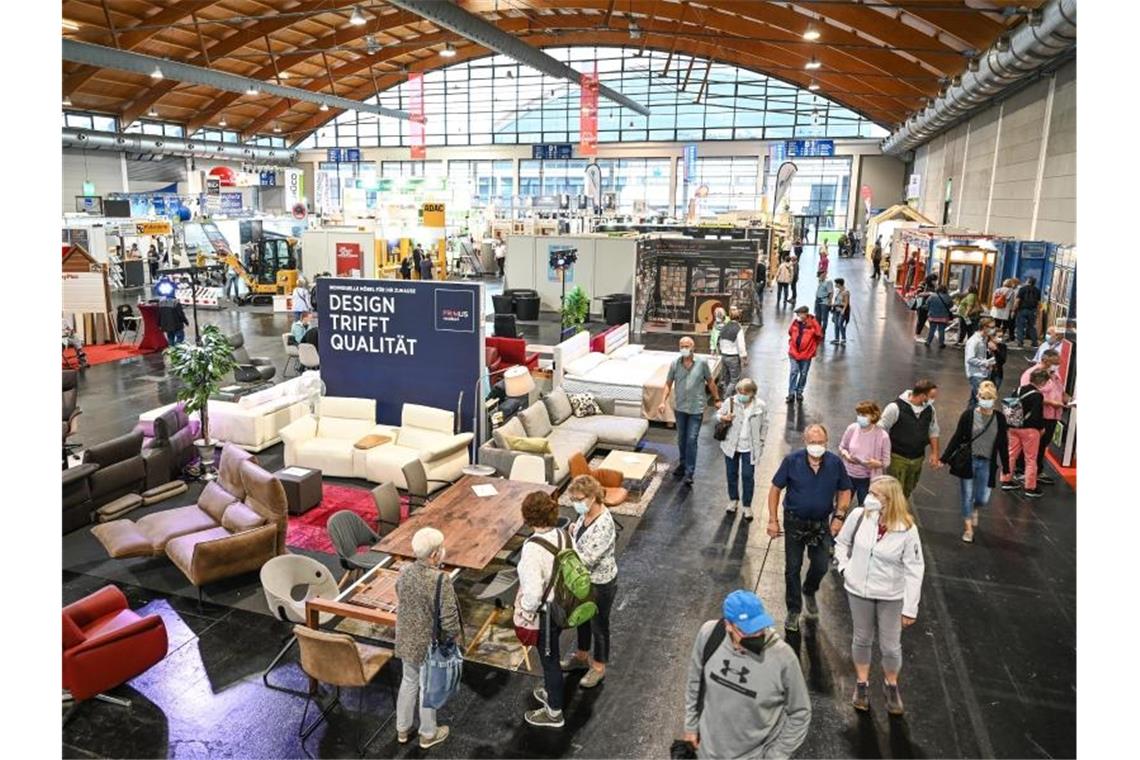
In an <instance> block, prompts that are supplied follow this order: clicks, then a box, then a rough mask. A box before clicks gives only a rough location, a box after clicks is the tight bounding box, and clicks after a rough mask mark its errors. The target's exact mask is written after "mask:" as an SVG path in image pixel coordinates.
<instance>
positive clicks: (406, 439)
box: [365, 404, 474, 491]
mask: <svg viewBox="0 0 1140 760" xmlns="http://www.w3.org/2000/svg"><path fill="white" fill-rule="evenodd" d="M391 430H392V431H393V437H394V440H393V441H392V442H391V443H386V444H383V445H380V446H377V447H375V448H373V449H370V450H369V452H368V456H367V457H366V458H365V472H366V477H367V478H368V480H370V481H372V482H373V483H395V484H396V487H397V488H407V487H408V484H407V481H406V480H405V479H404V472H403V467H404V465H405V464H407V463H408V462H410V461H412V460H413V459H419V460H420V461H421V462H423V463H424V470H425V471H426V472H427V476H428V480H429V481H431V480H441V481H454V480H456V479H458V478H459V476H460V475H462V474H463V472H462V470H463V468H464V467H466V466H467V465H469V464H471V456H470V452H469V451H468V447H469V446H470V445H471V439H472V438H474V435H473V434H471V433H455V432H453V431H454V430H455V413H454V412H448V411H444V410H443V409H435V408H432V407H430V406H420V405H419V404H404V406H403V409H402V410H401V412H400V427H398V428H391ZM428 485H429V486H430V490H432V491H435V490H437V489H439V488H443V487H444V484H443V483H432V482H429V483H428Z"/></svg>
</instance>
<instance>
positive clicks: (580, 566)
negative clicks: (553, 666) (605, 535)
mask: <svg viewBox="0 0 1140 760" xmlns="http://www.w3.org/2000/svg"><path fill="white" fill-rule="evenodd" d="M558 535H559V542H558V543H559V544H560V545H561V546H564V547H565V548H556V547H555V546H554V545H553V544H551V543H550V542H549V541H547V540H546V539H544V538H539V537H537V536H534V537H532V538H531V539H530V540H532V541H534V542H535V543H536V544H538V545H539V546H541V547H542V548H543V549H546V550H547V551H548V552H550V553H551V554H553V555H554V565H553V567H552V568H551V572H550V582H549V583H547V584H546V589H545V590H544V591H543V593H542V598H543V599H546V598H547V596H549V595H550V589H551V588H552V587H553V588H554V597H553V598H552V599H551V600H550V601H549V602H548V603H547V607H546V609H547V612H548V613H549V615H550V619H551V621H552V622H553V623H554V624H555V625H557V626H558V627H559V628H577V627H578V626H580V625H581V624H582V623H585V622H586V621H588V620H590V619H591V618H592V617H594V615H597V614H598V605H597V604H596V603H595V602H594V587H593V584H591V583H590V571H589V570H587V569H586V563H584V562H583V561H582V558H581V557H579V556H578V552H576V551H575V550H574V547H573V543H572V542H571V541H570V536H569V534H567V533H566V532H565V531H559V532H558ZM562 539H565V541H563V540H562Z"/></svg>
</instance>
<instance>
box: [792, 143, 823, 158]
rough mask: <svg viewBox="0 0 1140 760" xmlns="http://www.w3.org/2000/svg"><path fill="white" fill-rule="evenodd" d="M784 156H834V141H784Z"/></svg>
mask: <svg viewBox="0 0 1140 760" xmlns="http://www.w3.org/2000/svg"><path fill="white" fill-rule="evenodd" d="M784 154H785V156H786V157H787V158H805V157H816V156H824V157H826V156H834V155H835V141H834V140H785V141H784Z"/></svg>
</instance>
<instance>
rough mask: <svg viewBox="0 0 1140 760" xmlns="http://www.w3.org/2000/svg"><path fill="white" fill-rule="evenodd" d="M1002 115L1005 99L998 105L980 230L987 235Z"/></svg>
mask: <svg viewBox="0 0 1140 760" xmlns="http://www.w3.org/2000/svg"><path fill="white" fill-rule="evenodd" d="M1004 115H1005V101H1004V100H1003V101H1002V102H1001V104H1000V105H998V120H997V134H996V135H995V136H994V160H993V163H991V164H990V192H989V195H988V196H987V197H986V223H985V226H984V227H982V232H985V233H986V234H987V235H988V234H989V232H990V213H991V212H992V211H993V207H994V177H995V176H996V175H997V160H998V151H1000V150H1001V122H1002V117H1003V116H1004Z"/></svg>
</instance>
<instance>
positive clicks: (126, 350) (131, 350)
mask: <svg viewBox="0 0 1140 760" xmlns="http://www.w3.org/2000/svg"><path fill="white" fill-rule="evenodd" d="M83 350H84V351H85V352H87V363H88V364H89V365H92V366H94V365H96V364H106V363H107V362H117V361H122V360H123V359H130V358H133V357H135V356H142V355H143V354H145V353H153V352H146V351H140V350H139V349H138V346H135V345H134V344H132V343H101V344H98V345H94V346H84V349H83ZM67 358H68V359H70V360H71V362H72V366H75V352H74V351H72V350H70V349H69V350H68V351H67Z"/></svg>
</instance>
